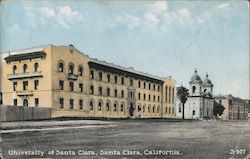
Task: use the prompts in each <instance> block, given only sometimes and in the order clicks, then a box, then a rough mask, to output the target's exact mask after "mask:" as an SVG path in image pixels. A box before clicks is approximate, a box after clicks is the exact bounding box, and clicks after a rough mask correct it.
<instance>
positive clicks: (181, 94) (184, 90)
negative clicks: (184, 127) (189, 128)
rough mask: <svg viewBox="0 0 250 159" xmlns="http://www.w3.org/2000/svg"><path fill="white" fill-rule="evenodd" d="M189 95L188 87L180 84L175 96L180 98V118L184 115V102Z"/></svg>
mask: <svg viewBox="0 0 250 159" xmlns="http://www.w3.org/2000/svg"><path fill="white" fill-rule="evenodd" d="M188 96H189V92H188V89H187V88H185V87H183V86H181V87H179V88H177V97H178V98H179V99H180V101H181V103H182V119H185V117H184V108H185V103H186V101H187V99H188Z"/></svg>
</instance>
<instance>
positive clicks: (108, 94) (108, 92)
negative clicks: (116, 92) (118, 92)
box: [107, 88, 110, 96]
mask: <svg viewBox="0 0 250 159" xmlns="http://www.w3.org/2000/svg"><path fill="white" fill-rule="evenodd" d="M107 96H110V88H107Z"/></svg>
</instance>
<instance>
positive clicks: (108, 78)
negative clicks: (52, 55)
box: [107, 74, 110, 82]
mask: <svg viewBox="0 0 250 159" xmlns="http://www.w3.org/2000/svg"><path fill="white" fill-rule="evenodd" d="M107 80H108V82H110V74H107Z"/></svg>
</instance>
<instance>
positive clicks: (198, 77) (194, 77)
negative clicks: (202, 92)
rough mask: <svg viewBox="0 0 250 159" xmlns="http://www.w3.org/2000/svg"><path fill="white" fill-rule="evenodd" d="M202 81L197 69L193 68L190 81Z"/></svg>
mask: <svg viewBox="0 0 250 159" xmlns="http://www.w3.org/2000/svg"><path fill="white" fill-rule="evenodd" d="M195 82H202V80H201V77H200V76H199V75H198V74H197V70H196V69H195V71H194V75H193V76H192V77H191V80H190V83H195Z"/></svg>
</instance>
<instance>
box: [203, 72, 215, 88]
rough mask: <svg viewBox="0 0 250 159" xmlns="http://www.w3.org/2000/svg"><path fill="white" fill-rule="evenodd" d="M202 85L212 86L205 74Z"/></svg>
mask: <svg viewBox="0 0 250 159" xmlns="http://www.w3.org/2000/svg"><path fill="white" fill-rule="evenodd" d="M203 85H204V86H213V84H212V82H211V80H210V79H208V74H206V79H205V80H204V83H203Z"/></svg>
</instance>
